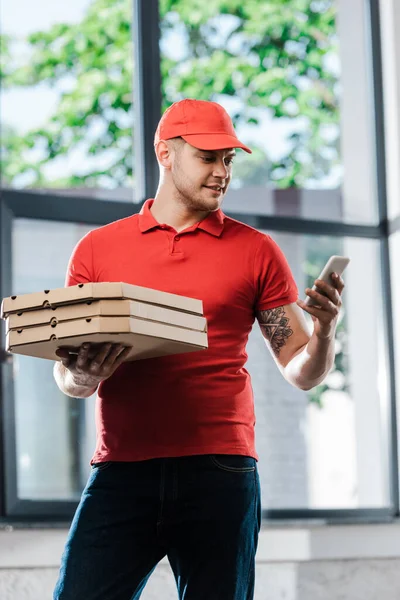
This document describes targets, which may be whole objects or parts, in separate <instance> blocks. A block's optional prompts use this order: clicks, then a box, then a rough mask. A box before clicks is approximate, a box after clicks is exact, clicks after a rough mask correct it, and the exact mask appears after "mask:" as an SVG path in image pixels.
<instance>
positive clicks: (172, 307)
mask: <svg viewBox="0 0 400 600" xmlns="http://www.w3.org/2000/svg"><path fill="white" fill-rule="evenodd" d="M1 316H2V318H3V319H5V320H6V350H7V352H11V353H15V354H25V355H28V356H36V357H39V358H47V359H50V360H60V359H59V357H58V356H57V355H56V350H57V349H58V348H67V349H68V350H70V351H71V352H75V353H77V352H78V350H79V348H80V346H81V345H82V344H83V343H85V342H89V343H91V344H103V343H109V342H111V343H116V344H122V345H125V346H129V347H131V352H130V353H129V355H128V356H127V359H126V360H138V359H143V358H154V357H157V356H166V355H170V354H181V353H185V352H196V351H199V350H204V349H206V348H207V347H208V342H207V321H206V319H205V318H204V316H203V303H202V301H201V300H197V299H195V298H187V297H186V296H180V295H177V294H170V293H168V292H161V291H158V290H154V289H151V288H146V287H141V286H137V285H131V284H127V283H122V282H121V283H119V282H118V283H114V282H110V283H108V282H104V283H81V284H79V285H75V286H71V287H66V288H58V289H53V290H44V291H42V292H37V293H33V294H23V295H20V296H11V297H9V298H5V299H4V300H3V303H2V308H1ZM93 348H96V346H93Z"/></svg>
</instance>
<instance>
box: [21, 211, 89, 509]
mask: <svg viewBox="0 0 400 600" xmlns="http://www.w3.org/2000/svg"><path fill="white" fill-rule="evenodd" d="M93 228H94V227H89V226H82V225H78V224H74V223H57V222H53V221H36V220H33V219H17V220H15V221H14V226H13V238H12V243H13V247H12V251H13V264H12V269H13V282H12V289H13V293H15V294H27V293H30V292H37V291H40V290H43V289H52V288H57V287H63V285H64V276H65V272H66V269H67V264H68V259H69V257H70V255H71V252H72V249H73V247H74V246H75V244H76V243H77V242H78V240H79V239H80V238H81V237H82V236H83V235H85V233H87V231H89V230H90V229H93ZM43 240H46V243H43ZM50 248H57V252H52V251H51V250H49V249H50ZM53 364H54V363H53V361H49V360H44V359H39V358H33V357H29V356H20V355H18V354H15V355H14V358H13V365H14V391H15V399H14V402H15V419H16V440H17V481H18V496H19V497H20V498H28V499H32V500H39V499H40V500H54V499H75V498H78V497H79V494H80V492H81V490H82V487H83V484H84V482H85V480H86V478H87V475H88V473H89V460H90V453H91V452H92V450H93V447H94V433H93V431H92V430H93V427H94V425H93V420H94V417H93V410H94V408H93V407H94V400H93V398H88V399H87V400H82V399H75V398H69V397H67V396H65V395H64V394H62V393H61V392H60V391H59V389H58V387H57V385H56V383H55V381H54V379H53ZM86 413H89V414H88V417H87V418H86Z"/></svg>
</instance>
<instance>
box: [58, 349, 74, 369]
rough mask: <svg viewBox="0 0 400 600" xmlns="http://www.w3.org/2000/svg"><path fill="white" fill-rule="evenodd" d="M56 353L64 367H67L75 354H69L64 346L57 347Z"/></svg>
mask: <svg viewBox="0 0 400 600" xmlns="http://www.w3.org/2000/svg"><path fill="white" fill-rule="evenodd" d="M56 355H57V356H58V357H59V358H60V362H61V363H62V364H63V365H64V367H66V368H68V367H69V366H70V365H71V364H72V363H73V361H74V359H75V358H76V355H74V354H71V353H70V352H69V351H68V350H67V349H66V348H57V350H56Z"/></svg>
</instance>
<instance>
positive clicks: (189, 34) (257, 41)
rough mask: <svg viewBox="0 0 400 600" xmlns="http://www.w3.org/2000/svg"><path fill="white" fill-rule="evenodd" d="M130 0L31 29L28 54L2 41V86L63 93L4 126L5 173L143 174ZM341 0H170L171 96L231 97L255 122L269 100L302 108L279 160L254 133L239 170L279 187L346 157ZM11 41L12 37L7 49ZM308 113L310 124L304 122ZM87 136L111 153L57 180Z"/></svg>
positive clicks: (91, 178) (13, 181) (246, 120)
mask: <svg viewBox="0 0 400 600" xmlns="http://www.w3.org/2000/svg"><path fill="white" fill-rule="evenodd" d="M131 4H132V2H131V0H114V1H113V2H109V1H108V0H93V2H92V4H91V6H90V7H89V9H88V11H87V13H86V15H85V17H84V19H83V20H82V22H81V23H79V24H77V25H66V24H62V23H61V24H57V25H55V26H53V27H52V28H51V29H50V30H49V31H41V32H36V33H34V34H32V35H31V36H29V39H28V40H27V41H28V44H29V47H30V50H31V57H30V60H29V61H28V62H26V63H24V64H19V65H14V64H11V63H12V61H10V60H9V56H8V57H7V53H6V54H4V52H3V64H2V67H1V68H2V73H3V75H4V80H3V89H6V88H15V87H23V88H28V87H31V86H38V85H42V86H43V85H46V86H50V87H52V88H54V89H56V90H57V91H59V93H60V95H59V103H58V106H57V108H56V110H55V112H54V114H53V115H52V116H51V118H50V119H49V121H48V123H46V124H45V125H44V126H43V127H41V128H39V129H37V130H35V131H30V132H28V133H27V134H26V135H25V136H24V137H23V138H22V139H18V136H17V135H16V134H15V133H13V132H12V131H8V132H7V135H3V140H2V144H3V149H2V153H1V156H2V163H3V179H4V180H5V181H6V183H8V184H9V185H17V184H18V181H19V180H20V178H21V175H29V183H28V185H30V186H47V187H49V186H57V187H61V186H75V185H76V186H82V185H93V186H96V185H101V186H104V185H107V186H117V185H129V184H130V183H131V182H132V178H133V172H132V166H133V165H132V162H133V160H132V145H131V139H132V127H133V115H132V69H133V64H132V62H133V61H132V44H131V19H132V15H131ZM334 5H335V2H334V0H292V1H291V2H287V1H286V0H247V1H246V2H243V1H241V2H239V1H238V0H207V1H206V2H204V0H160V14H161V30H162V34H163V42H166V40H167V43H164V44H163V48H166V49H165V50H164V53H163V56H162V62H161V70H162V75H163V89H162V91H163V108H166V107H167V106H168V105H169V104H170V103H171V102H173V101H175V100H178V99H180V98H183V97H196V98H199V99H217V100H220V101H224V99H225V100H229V99H230V98H231V99H233V100H234V101H235V106H237V110H236V113H235V115H234V122H235V125H239V126H240V125H243V124H247V125H248V126H249V127H252V128H254V130H256V129H257V127H258V123H259V119H260V116H261V115H263V114H265V112H266V111H267V112H268V113H269V114H270V115H271V116H273V117H275V118H277V119H283V120H284V121H287V120H291V121H292V122H293V124H294V129H295V131H294V133H293V134H292V135H291V136H290V138H289V139H288V151H287V153H286V155H285V156H283V157H282V158H280V159H279V160H278V161H275V162H274V161H273V160H272V159H271V157H267V156H265V151H264V150H262V149H261V148H257V147H256V145H254V144H253V148H254V149H255V150H256V152H255V156H252V157H251V159H249V160H248V162H246V163H245V162H243V161H242V163H243V164H242V169H241V172H240V173H239V175H240V176H241V177H245V178H246V181H248V180H249V181H252V182H256V181H257V178H258V177H260V176H262V177H263V179H264V180H265V178H266V177H268V178H269V179H270V180H272V181H273V182H274V184H275V185H276V186H278V187H288V186H302V185H304V184H305V183H306V182H307V181H308V180H309V179H310V177H312V178H315V179H318V178H321V177H323V176H324V175H326V174H327V173H328V172H329V170H330V169H331V167H332V165H333V164H335V162H337V161H338V127H337V123H338V101H337V96H336V83H337V75H336V74H335V73H334V72H333V70H332V68H330V67H329V60H328V59H329V57H334V56H335V53H336V51H337V48H336V45H337V40H336V35H335V6H334ZM168 40H169V41H168ZM10 44H11V41H10V40H7V44H6V45H7V49H8V51H9V49H10V48H12V45H10ZM171 47H172V48H171ZM171 49H172V50H173V51H171ZM177 51H178V54H179V57H178V58H177V57H176V52H177ZM174 53H175V55H174ZM4 64H5V65H6V67H5V66H4ZM299 118H301V121H302V126H301V127H298V126H296V125H295V124H296V123H298V120H299ZM332 126H333V134H332ZM329 127H330V128H331V129H330V135H329V136H327V128H328V129H329ZM3 131H4V130H3ZM266 135H268V132H266ZM82 147H84V148H85V150H86V151H87V152H88V154H89V156H91V157H94V158H96V159H104V157H108V163H107V165H106V166H105V167H104V168H103V167H102V168H100V167H98V166H97V165H96V166H95V167H93V161H91V162H90V163H88V164H87V167H86V168H85V165H82V166H81V169H80V170H79V172H76V173H74V175H72V176H71V177H66V178H64V179H63V180H58V181H54V180H52V179H51V178H50V177H49V175H48V167H49V165H51V164H53V163H55V162H56V160H57V159H59V157H63V156H65V157H66V156H68V155H69V153H70V151H71V150H74V149H77V148H82ZM253 158H255V159H256V160H254V161H253V162H251V160H252V159H253ZM103 163H104V160H101V164H103ZM24 185H27V184H26V183H25V184H24Z"/></svg>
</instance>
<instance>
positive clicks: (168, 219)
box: [150, 186, 210, 231]
mask: <svg viewBox="0 0 400 600" xmlns="http://www.w3.org/2000/svg"><path fill="white" fill-rule="evenodd" d="M150 210H151V213H152V215H153V217H154V218H155V220H156V221H158V223H161V224H164V223H165V224H166V225H169V226H170V227H173V228H174V229H175V231H183V230H184V229H187V228H188V227H191V226H192V225H195V224H196V223H199V222H200V221H202V220H203V219H205V217H207V215H208V214H210V213H209V212H208V211H198V210H190V208H189V207H187V206H185V205H184V204H183V203H182V202H179V200H177V199H176V198H174V195H173V194H172V193H171V192H170V191H169V190H166V189H163V187H162V186H161V187H159V189H158V191H157V194H156V196H155V199H154V202H153V204H152V207H151V209H150Z"/></svg>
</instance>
